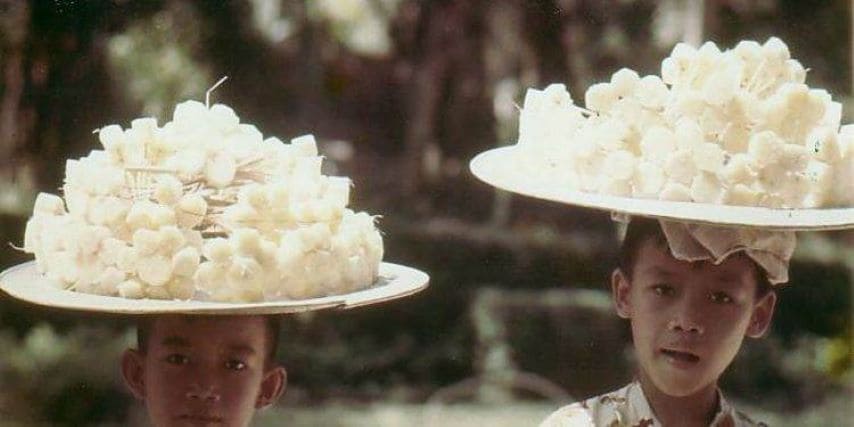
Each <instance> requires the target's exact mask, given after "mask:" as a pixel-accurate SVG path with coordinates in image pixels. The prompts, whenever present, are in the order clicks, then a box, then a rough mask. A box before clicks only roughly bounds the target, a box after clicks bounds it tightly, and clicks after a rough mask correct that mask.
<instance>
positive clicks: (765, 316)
mask: <svg viewBox="0 0 854 427" xmlns="http://www.w3.org/2000/svg"><path fill="white" fill-rule="evenodd" d="M776 305H777V293H776V292H774V291H771V292H768V293H767V294H765V296H763V297H762V298H761V299H760V300H759V301H757V302H756V303H755V304H754V305H753V314H751V315H750V324H749V325H747V331H746V332H745V335H747V336H748V337H751V338H760V337H761V336H762V335H765V332H767V331H768V327H769V326H771V319H772V318H773V317H774V307H775V306H776Z"/></svg>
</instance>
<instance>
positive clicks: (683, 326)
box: [667, 316, 705, 335]
mask: <svg viewBox="0 0 854 427" xmlns="http://www.w3.org/2000/svg"><path fill="white" fill-rule="evenodd" d="M667 329H668V330H671V331H675V332H690V333H696V334H699V335H702V334H703V333H704V332H705V328H703V325H701V324H699V323H698V322H696V321H694V320H692V319H691V318H688V317H685V316H679V317H676V318H674V319H671V320H670V322H669V323H668V324H667Z"/></svg>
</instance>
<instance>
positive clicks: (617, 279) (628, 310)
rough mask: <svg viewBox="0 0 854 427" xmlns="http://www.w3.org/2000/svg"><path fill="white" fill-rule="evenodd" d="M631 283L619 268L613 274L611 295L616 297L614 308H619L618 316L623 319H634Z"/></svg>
mask: <svg viewBox="0 0 854 427" xmlns="http://www.w3.org/2000/svg"><path fill="white" fill-rule="evenodd" d="M630 290H631V283H630V282H629V278H628V277H626V275H625V274H624V273H623V271H622V270H620V269H619V268H617V269H615V270H614V272H613V273H611V293H612V294H613V297H614V306H615V307H616V308H617V315H618V316H620V317H622V318H623V319H630V318H631V317H632V306H631V303H630V301H629V291H630Z"/></svg>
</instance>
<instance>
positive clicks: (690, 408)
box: [638, 373, 720, 427]
mask: <svg viewBox="0 0 854 427" xmlns="http://www.w3.org/2000/svg"><path fill="white" fill-rule="evenodd" d="M638 378H639V381H640V384H641V389H642V390H643V394H644V396H645V397H646V400H647V402H649V407H650V409H652V412H653V413H654V414H655V417H656V418H658V420H659V421H660V422H661V424H662V425H663V426H665V427H669V426H685V427H688V426H702V427H708V426H709V424H711V423H712V421H713V420H714V418H715V415H716V414H717V412H718V407H719V405H720V402H718V387H717V384H716V383H712V384H709V385H708V386H706V387H704V388H702V389H701V390H700V391H698V392H696V393H694V394H692V395H689V396H683V397H676V396H671V395H668V394H665V393H664V392H662V391H661V390H659V389H658V387H656V386H655V384H653V382H652V380H650V379H649V378H647V377H646V375H644V374H643V373H641V374H640V375H639V376H638Z"/></svg>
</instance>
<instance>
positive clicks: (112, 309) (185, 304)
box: [0, 261, 430, 314]
mask: <svg viewBox="0 0 854 427" xmlns="http://www.w3.org/2000/svg"><path fill="white" fill-rule="evenodd" d="M429 279H430V278H429V276H428V275H427V274H426V273H424V272H422V271H419V270H416V269H414V268H411V267H406V266H403V265H398V264H392V263H387V262H384V263H382V264H380V269H379V277H378V278H377V281H376V282H375V283H374V284H373V285H372V286H371V287H369V288H367V289H363V290H361V291H356V292H352V293H349V294H343V295H333V296H327V297H320V298H310V299H303V300H282V301H265V302H257V303H221V302H208V301H195V300H155V299H129V298H120V297H111V296H103V295H92V294H84V293H80V292H74V291H69V290H65V289H61V288H59V287H57V286H56V284H55V283H53V282H52V281H51V280H49V279H48V278H46V277H45V276H44V275H42V274H41V273H39V272H38V270H37V268H36V264H35V262H34V261H30V262H27V263H24V264H19V265H16V266H14V267H11V268H8V269H6V270H5V271H3V272H2V273H0V289H2V290H3V291H5V292H6V293H8V294H9V295H11V296H13V297H15V298H18V299H21V300H24V301H27V302H30V303H33V304H38V305H43V306H50V307H56V308H63V309H70V310H82V311H96V312H104V313H119V314H170V313H171V314H179V313H184V314H285V313H300V312H306V311H314V310H326V309H350V308H354V307H360V306H363V305H369V304H378V303H382V302H385V301H390V300H393V299H397V298H402V297H405V296H408V295H412V294H414V293H416V292H419V291H421V290H423V289H425V288H426V287H427V283H428V282H429Z"/></svg>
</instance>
